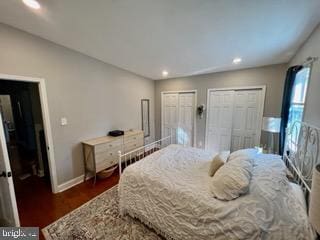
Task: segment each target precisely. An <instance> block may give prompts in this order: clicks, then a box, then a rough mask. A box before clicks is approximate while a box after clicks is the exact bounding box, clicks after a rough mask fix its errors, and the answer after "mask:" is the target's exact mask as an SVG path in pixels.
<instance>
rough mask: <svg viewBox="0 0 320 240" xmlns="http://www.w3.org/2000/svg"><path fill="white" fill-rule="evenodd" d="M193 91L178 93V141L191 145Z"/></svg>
mask: <svg viewBox="0 0 320 240" xmlns="http://www.w3.org/2000/svg"><path fill="white" fill-rule="evenodd" d="M193 127H194V93H180V94H179V128H178V143H179V144H183V145H186V146H192V145H193Z"/></svg>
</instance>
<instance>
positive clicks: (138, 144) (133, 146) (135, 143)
mask: <svg viewBox="0 0 320 240" xmlns="http://www.w3.org/2000/svg"><path fill="white" fill-rule="evenodd" d="M142 146H143V138H140V139H137V140H133V141H131V142H128V143H127V144H125V145H124V152H129V151H132V150H134V149H136V148H139V147H142Z"/></svg>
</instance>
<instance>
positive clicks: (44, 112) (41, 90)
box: [0, 73, 58, 193]
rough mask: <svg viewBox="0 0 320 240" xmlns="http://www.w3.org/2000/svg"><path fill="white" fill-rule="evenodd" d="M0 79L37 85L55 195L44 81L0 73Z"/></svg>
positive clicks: (54, 164) (50, 135) (55, 179)
mask: <svg viewBox="0 0 320 240" xmlns="http://www.w3.org/2000/svg"><path fill="white" fill-rule="evenodd" d="M0 79H3V80H10V81H20V82H30V83H38V87H39V95H40V103H41V111H42V118H43V128H44V132H45V137H46V144H47V151H48V162H49V170H50V180H51V188H52V192H53V193H57V192H58V181H57V170H56V163H55V158H54V148H53V138H52V131H51V124H50V116H49V106H48V99H47V92H46V84H45V79H44V78H36V77H28V76H17V75H8V74H1V73H0Z"/></svg>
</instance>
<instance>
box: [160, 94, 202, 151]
mask: <svg viewBox="0 0 320 240" xmlns="http://www.w3.org/2000/svg"><path fill="white" fill-rule="evenodd" d="M167 93H194V111H193V112H194V115H193V117H194V121H193V146H194V147H196V146H197V99H198V96H197V94H198V93H197V90H196V89H193V90H181V91H180V90H177V91H162V92H161V106H160V112H161V124H160V134H161V135H162V129H163V111H162V109H163V95H164V94H167Z"/></svg>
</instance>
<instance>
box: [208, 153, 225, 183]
mask: <svg viewBox="0 0 320 240" xmlns="http://www.w3.org/2000/svg"><path fill="white" fill-rule="evenodd" d="M229 155H230V152H229V151H224V152H221V153H219V154H217V155H216V156H215V157H214V158H213V159H212V161H211V164H210V168H209V176H210V177H212V176H213V175H214V174H215V173H216V171H217V170H218V169H219V168H220V167H221V166H222V165H223V164H225V163H226V162H227V159H228V157H229Z"/></svg>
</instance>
